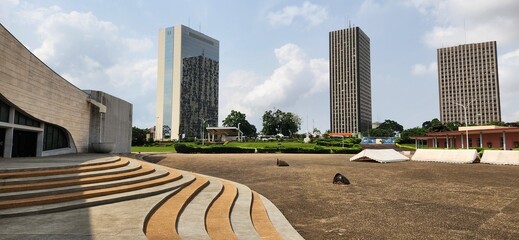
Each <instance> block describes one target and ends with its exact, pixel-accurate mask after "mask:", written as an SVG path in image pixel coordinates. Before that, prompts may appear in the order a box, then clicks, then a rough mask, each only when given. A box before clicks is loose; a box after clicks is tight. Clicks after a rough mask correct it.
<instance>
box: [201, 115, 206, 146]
mask: <svg viewBox="0 0 519 240" xmlns="http://www.w3.org/2000/svg"><path fill="white" fill-rule="evenodd" d="M200 120H202V136H201V137H202V145H204V144H205V143H204V135H205V130H204V127H205V119H204V118H200Z"/></svg>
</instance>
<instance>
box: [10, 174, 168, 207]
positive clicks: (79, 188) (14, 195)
mask: <svg viewBox="0 0 519 240" xmlns="http://www.w3.org/2000/svg"><path fill="white" fill-rule="evenodd" d="M168 174H169V172H168V171H167V170H165V169H152V171H150V173H149V174H145V175H140V176H135V177H131V178H125V179H121V180H115V181H107V182H98V183H91V184H84V185H83V184H82V185H72V186H65V187H57V188H47V189H40V190H30V191H23V192H9V193H0V200H8V199H21V198H31V197H41V196H48V195H55V194H64V193H71V192H83V191H87V190H95V189H103V188H110V187H118V186H124V185H128V184H134V183H140V182H146V181H151V180H155V179H158V178H162V177H165V176H167V175H168Z"/></svg>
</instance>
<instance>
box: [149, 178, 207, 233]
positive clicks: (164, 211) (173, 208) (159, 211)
mask: <svg viewBox="0 0 519 240" xmlns="http://www.w3.org/2000/svg"><path fill="white" fill-rule="evenodd" d="M208 184H209V181H208V180H207V179H206V178H202V177H196V180H195V181H193V182H192V183H191V184H189V185H187V186H185V187H184V188H183V189H181V190H180V191H178V192H175V193H173V194H170V195H169V196H167V197H166V198H165V199H164V200H163V201H162V202H161V203H159V204H158V205H157V207H156V208H155V209H154V210H153V211H151V212H150V214H149V215H148V217H147V218H146V221H145V225H144V232H145V234H146V237H147V238H148V239H181V238H180V235H179V233H178V230H177V227H176V226H177V220H178V218H179V216H180V214H181V212H182V210H183V209H184V208H185V206H186V205H187V204H188V203H189V202H190V201H191V199H193V197H194V196H196V194H197V193H198V192H200V191H201V190H202V189H203V188H205V187H206V186H207V185H208Z"/></svg>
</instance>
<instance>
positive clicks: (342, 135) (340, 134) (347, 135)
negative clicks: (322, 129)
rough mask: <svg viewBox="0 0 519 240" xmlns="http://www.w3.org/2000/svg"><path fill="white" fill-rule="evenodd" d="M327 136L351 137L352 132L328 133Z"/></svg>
mask: <svg viewBox="0 0 519 240" xmlns="http://www.w3.org/2000/svg"><path fill="white" fill-rule="evenodd" d="M328 136H330V137H351V136H353V134H352V133H329V134H328Z"/></svg>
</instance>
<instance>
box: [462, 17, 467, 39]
mask: <svg viewBox="0 0 519 240" xmlns="http://www.w3.org/2000/svg"><path fill="white" fill-rule="evenodd" d="M463 33H464V34H465V44H467V30H466V29H465V19H463Z"/></svg>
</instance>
